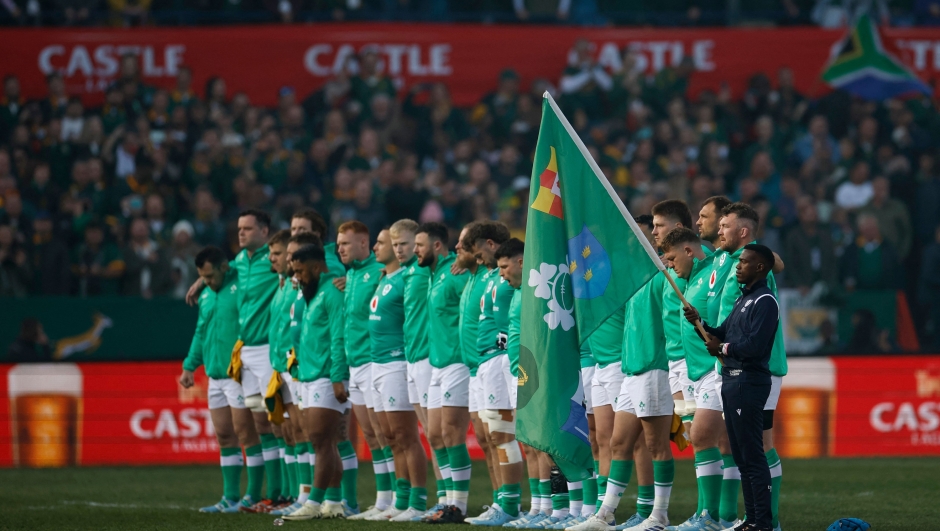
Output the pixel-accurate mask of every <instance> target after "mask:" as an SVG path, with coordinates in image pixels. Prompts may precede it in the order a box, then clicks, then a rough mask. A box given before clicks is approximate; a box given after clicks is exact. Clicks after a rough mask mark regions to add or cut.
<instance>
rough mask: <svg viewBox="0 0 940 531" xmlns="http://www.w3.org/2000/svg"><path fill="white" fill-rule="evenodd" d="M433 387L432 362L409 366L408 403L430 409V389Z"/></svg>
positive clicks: (421, 362)
mask: <svg viewBox="0 0 940 531" xmlns="http://www.w3.org/2000/svg"><path fill="white" fill-rule="evenodd" d="M430 386H431V361H430V360H429V359H428V358H424V359H423V360H421V361H416V362H414V363H409V364H408V401H409V402H411V403H412V404H418V405H420V406H421V407H428V387H430Z"/></svg>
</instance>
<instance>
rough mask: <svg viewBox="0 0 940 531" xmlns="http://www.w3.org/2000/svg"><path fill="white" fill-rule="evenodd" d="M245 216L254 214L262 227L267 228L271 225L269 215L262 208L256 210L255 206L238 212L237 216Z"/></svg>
mask: <svg viewBox="0 0 940 531" xmlns="http://www.w3.org/2000/svg"><path fill="white" fill-rule="evenodd" d="M246 216H254V218H255V221H256V222H257V223H258V225H260V226H261V227H262V228H265V229H267V228H270V227H271V216H269V215H268V213H267V212H265V211H263V210H258V209H256V208H249V209H247V210H242V211H241V212H239V213H238V217H240V218H243V217H246Z"/></svg>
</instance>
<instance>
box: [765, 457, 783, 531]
mask: <svg viewBox="0 0 940 531" xmlns="http://www.w3.org/2000/svg"><path fill="white" fill-rule="evenodd" d="M765 455H766V456H767V465H768V466H770V512H771V515H772V521H771V525H773V526H774V527H777V525H778V524H779V523H780V518H779V517H778V515H777V509H778V508H779V507H780V485H781V484H782V483H783V465H782V464H781V463H780V456H779V455H777V449H776V448H771V449H770V450H768V451H767V453H766V454H765Z"/></svg>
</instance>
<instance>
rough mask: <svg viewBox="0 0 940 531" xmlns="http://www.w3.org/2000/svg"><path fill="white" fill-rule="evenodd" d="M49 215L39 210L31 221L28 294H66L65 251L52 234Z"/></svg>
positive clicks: (68, 277)
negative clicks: (30, 271)
mask: <svg viewBox="0 0 940 531" xmlns="http://www.w3.org/2000/svg"><path fill="white" fill-rule="evenodd" d="M53 227H54V225H53V222H52V217H51V216H50V215H49V213H48V212H40V213H39V214H37V215H36V219H34V220H33V241H32V245H31V246H30V248H29V264H30V267H31V269H32V282H31V288H30V293H31V294H34V295H60V296H64V295H68V294H69V293H70V290H71V283H72V273H71V270H70V268H69V262H70V261H69V250H68V247H67V246H66V245H65V243H64V242H63V241H62V240H61V239H60V238H58V237H57V236H56V235H55V234H54V233H53Z"/></svg>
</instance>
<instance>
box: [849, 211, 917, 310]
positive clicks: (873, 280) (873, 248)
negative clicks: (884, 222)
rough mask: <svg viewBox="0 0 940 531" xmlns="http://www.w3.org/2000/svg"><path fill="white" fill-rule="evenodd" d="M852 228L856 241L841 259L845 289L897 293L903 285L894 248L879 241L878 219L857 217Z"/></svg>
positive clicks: (870, 216)
mask: <svg viewBox="0 0 940 531" xmlns="http://www.w3.org/2000/svg"><path fill="white" fill-rule="evenodd" d="M856 225H857V226H858V239H857V240H856V242H855V244H853V245H849V246H848V247H847V248H846V249H845V254H844V255H843V256H842V283H843V286H844V287H845V289H847V290H849V291H852V290H856V289H862V290H865V289H900V288H901V286H903V285H904V282H903V279H904V270H903V269H902V268H901V262H900V260H898V255H897V251H895V249H894V246H893V245H891V244H890V243H888V242H887V241H884V240H883V239H882V237H881V231H880V228H879V227H878V218H876V217H875V216H872V215H871V214H861V215H859V216H858V219H857V221H856Z"/></svg>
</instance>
